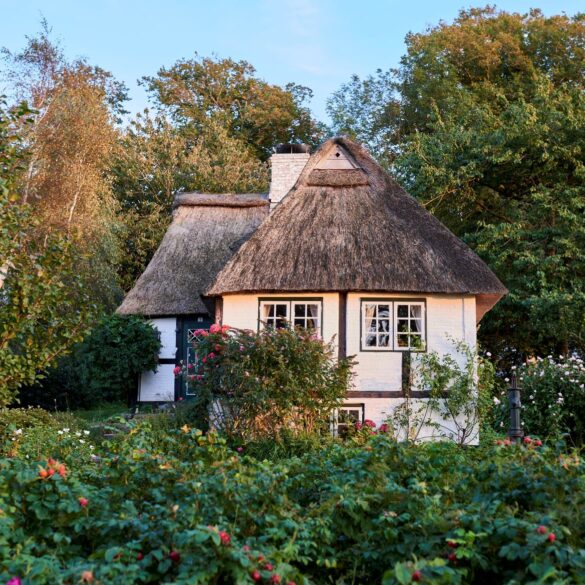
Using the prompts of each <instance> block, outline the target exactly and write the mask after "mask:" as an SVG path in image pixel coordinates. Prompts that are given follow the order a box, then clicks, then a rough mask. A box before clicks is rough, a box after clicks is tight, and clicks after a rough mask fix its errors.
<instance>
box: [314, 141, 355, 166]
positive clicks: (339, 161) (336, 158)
mask: <svg viewBox="0 0 585 585" xmlns="http://www.w3.org/2000/svg"><path fill="white" fill-rule="evenodd" d="M315 168H316V169H323V170H351V169H357V168H359V167H358V165H357V163H356V162H355V161H354V160H353V157H352V156H351V155H350V154H349V153H348V152H347V150H345V149H344V148H342V147H341V146H339V145H337V144H336V145H335V147H334V148H332V149H331V152H330V153H329V154H328V155H327V156H325V157H323V158H322V159H321V160H320V161H319V164H318V165H317V166H316V167H315Z"/></svg>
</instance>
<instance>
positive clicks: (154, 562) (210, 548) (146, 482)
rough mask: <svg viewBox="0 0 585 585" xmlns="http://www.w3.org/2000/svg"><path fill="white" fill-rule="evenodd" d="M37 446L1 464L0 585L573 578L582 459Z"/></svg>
mask: <svg viewBox="0 0 585 585" xmlns="http://www.w3.org/2000/svg"><path fill="white" fill-rule="evenodd" d="M45 447H46V450H47V452H46V454H45V458H44V459H43V460H41V461H31V460H23V459H20V458H13V459H10V460H2V461H0V509H1V510H2V512H3V514H2V515H1V516H0V582H2V583H5V582H7V581H8V580H9V579H10V578H12V577H19V578H21V579H22V583H23V585H32V584H34V585H45V584H49V583H50V584H54V583H65V582H69V583H79V582H83V578H84V577H83V576H84V574H85V579H86V582H87V581H88V580H89V579H90V577H91V579H93V581H94V582H95V583H108V584H112V585H118V584H119V585H122V584H127V583H134V584H137V585H140V584H146V583H149V584H155V583H174V584H177V585H187V584H190V583H253V582H254V581H253V578H254V577H255V576H256V574H255V572H256V571H257V572H258V576H259V582H262V583H279V582H280V583H288V582H294V583H296V584H298V585H301V584H302V585H309V584H310V583H315V584H320V583H323V584H324V583H380V582H382V581H383V582H384V583H385V584H387V585H391V584H394V583H410V582H411V581H412V577H413V573H415V572H416V571H420V573H421V575H420V576H421V580H422V582H423V583H527V582H534V583H537V582H547V581H549V582H551V583H552V582H556V583H581V582H583V581H584V580H585V550H584V548H583V542H584V538H585V512H584V510H585V463H584V462H583V460H582V459H581V457H580V455H579V454H578V453H562V452H557V451H555V450H554V449H552V448H549V447H537V446H535V444H534V443H532V444H530V445H518V446H490V447H486V448H481V449H479V448H478V449H461V448H458V447H457V446H456V445H454V444H452V443H447V442H440V443H431V444H424V445H411V444H406V443H404V444H400V443H396V442H394V441H393V440H392V439H391V438H390V437H389V436H388V435H387V434H386V435H383V434H382V435H376V436H372V437H370V438H368V439H367V441H366V442H365V443H364V444H361V445H357V444H354V443H353V442H351V441H350V442H348V443H345V444H341V443H334V444H330V445H328V446H327V447H325V448H323V449H320V450H316V451H312V452H310V453H308V454H306V455H304V456H302V457H292V458H288V459H283V460H280V461H261V460H258V459H254V458H252V457H249V456H247V455H245V451H244V453H243V454H241V453H239V452H238V451H237V450H236V449H229V448H228V447H227V444H226V441H224V440H223V439H221V438H219V437H218V436H217V435H216V434H215V433H213V432H210V433H208V434H207V435H203V434H202V433H201V432H199V431H196V430H192V429H190V428H189V427H188V426H184V428H183V429H180V430H169V431H168V432H167V433H165V434H164V435H160V436H159V437H157V439H156V442H154V443H153V434H152V425H151V421H149V420H147V421H145V422H142V423H140V424H138V425H137V426H135V427H134V428H133V429H132V431H131V434H129V435H128V437H127V439H126V440H124V441H119V442H116V443H112V444H110V448H109V449H110V450H105V449H106V446H105V445H104V447H103V449H104V450H102V451H100V452H99V453H98V456H99V461H89V462H86V461H82V460H76V459H75V454H74V452H66V453H64V454H63V457H62V458H60V457H54V459H57V461H48V459H49V457H51V455H52V449H53V444H52V443H50V442H47V443H46V445H45ZM61 465H64V466H65V468H64V469H63V470H62V471H63V475H61V474H60V473H59V471H58V470H59V469H61V467H60V466H61ZM51 469H52V470H53V475H52V476H49V475H48V473H49V471H50V470H51ZM55 470H57V473H55V472H54V471H55ZM85 572H91V576H90V573H85Z"/></svg>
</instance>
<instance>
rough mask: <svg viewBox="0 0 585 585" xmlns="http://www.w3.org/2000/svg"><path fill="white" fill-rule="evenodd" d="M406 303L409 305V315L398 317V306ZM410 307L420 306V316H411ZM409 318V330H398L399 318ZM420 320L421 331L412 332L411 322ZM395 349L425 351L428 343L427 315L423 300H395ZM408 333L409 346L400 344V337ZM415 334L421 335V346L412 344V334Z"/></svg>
mask: <svg viewBox="0 0 585 585" xmlns="http://www.w3.org/2000/svg"><path fill="white" fill-rule="evenodd" d="M404 305H406V306H407V307H408V317H398V307H400V306H404ZM410 307H420V318H419V317H411V316H410ZM399 319H401V320H404V319H407V320H408V332H406V333H404V332H400V331H398V320H399ZM415 320H420V331H416V332H412V331H410V324H411V321H415ZM393 328H394V350H395V351H423V350H424V347H425V343H426V335H425V330H426V315H425V303H424V302H422V301H394V322H393ZM403 335H407V336H408V346H401V345H399V344H398V337H399V336H403ZM411 335H415V336H418V337H420V340H421V346H420V347H415V346H412V345H410V336H411Z"/></svg>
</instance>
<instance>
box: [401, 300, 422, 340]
mask: <svg viewBox="0 0 585 585" xmlns="http://www.w3.org/2000/svg"><path fill="white" fill-rule="evenodd" d="M423 312H424V304H423V303H411V302H408V303H406V302H404V303H401V302H395V303H394V313H395V314H394V322H395V323H396V337H395V341H394V345H395V349H398V350H408V349H415V350H416V349H418V350H420V349H423V345H424V326H423Z"/></svg>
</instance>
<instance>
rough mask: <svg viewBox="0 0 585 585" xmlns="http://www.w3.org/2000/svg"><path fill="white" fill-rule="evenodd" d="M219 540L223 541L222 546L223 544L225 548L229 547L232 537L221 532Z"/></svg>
mask: <svg viewBox="0 0 585 585" xmlns="http://www.w3.org/2000/svg"><path fill="white" fill-rule="evenodd" d="M219 539H220V540H221V544H223V546H229V544H230V542H231V540H232V539H231V538H230V535H229V534H228V533H227V532H224V531H223V530H220V531H219Z"/></svg>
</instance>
